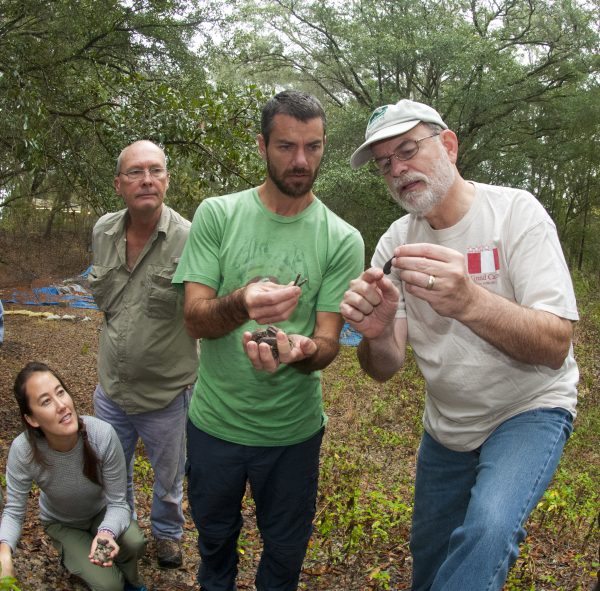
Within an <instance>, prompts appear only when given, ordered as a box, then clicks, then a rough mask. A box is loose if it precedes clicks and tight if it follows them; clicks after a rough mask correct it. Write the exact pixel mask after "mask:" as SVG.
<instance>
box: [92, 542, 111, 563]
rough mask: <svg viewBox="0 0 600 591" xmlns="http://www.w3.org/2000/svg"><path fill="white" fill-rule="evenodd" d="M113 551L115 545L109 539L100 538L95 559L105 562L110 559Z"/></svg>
mask: <svg viewBox="0 0 600 591" xmlns="http://www.w3.org/2000/svg"><path fill="white" fill-rule="evenodd" d="M112 551H113V547H112V546H111V545H110V544H109V542H108V540H105V539H103V538H100V539H99V540H98V542H97V544H96V550H95V551H94V560H97V561H98V562H100V563H102V564H104V563H105V562H109V561H110V559H111V558H110V555H111V553H112Z"/></svg>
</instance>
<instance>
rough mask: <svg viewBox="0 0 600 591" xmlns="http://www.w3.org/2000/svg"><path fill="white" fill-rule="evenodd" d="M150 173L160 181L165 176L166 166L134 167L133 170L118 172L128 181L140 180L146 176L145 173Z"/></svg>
mask: <svg viewBox="0 0 600 591" xmlns="http://www.w3.org/2000/svg"><path fill="white" fill-rule="evenodd" d="M147 172H148V173H150V176H151V177H152V178H153V179H156V180H159V181H162V180H164V179H166V178H167V169H166V168H158V167H153V168H134V169H133V170H128V171H127V172H120V173H119V174H123V175H125V176H126V177H127V179H128V180H130V181H132V182H133V181H141V180H142V179H144V178H146V173H147Z"/></svg>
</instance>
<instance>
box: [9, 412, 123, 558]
mask: <svg viewBox="0 0 600 591" xmlns="http://www.w3.org/2000/svg"><path fill="white" fill-rule="evenodd" d="M81 418H82V419H83V421H84V423H85V425H86V430H87V433H88V441H89V442H90V444H91V447H92V449H93V450H94V452H95V453H96V456H97V457H98V460H99V463H100V468H101V470H100V472H101V477H102V486H98V485H97V484H94V483H93V482H92V481H90V480H88V479H87V478H86V477H85V476H84V475H83V439H82V437H81V435H80V436H79V439H78V441H77V444H76V445H75V447H74V448H73V449H72V450H70V451H68V452H59V451H56V450H53V449H50V448H49V447H48V444H47V442H46V440H45V439H43V438H40V439H39V440H38V446H39V448H40V451H41V452H42V454H43V456H44V458H46V459H47V466H40V465H39V464H37V463H36V462H34V461H33V457H32V453H31V445H30V444H29V440H28V438H27V435H26V433H21V434H20V435H19V436H18V437H17V438H16V439H15V440H14V441H13V442H12V445H11V446H10V451H9V452H8V461H7V465H6V505H5V507H4V512H3V513H2V522H1V523H0V541H4V542H6V543H7V544H8V545H9V546H10V547H11V548H12V550H13V552H14V551H15V548H16V545H17V542H18V540H19V538H20V536H21V529H22V525H23V520H24V518H25V511H26V508H27V498H28V495H29V492H30V490H31V485H32V483H33V482H35V483H36V484H37V486H38V487H39V488H40V491H41V492H40V498H39V505H40V520H41V521H42V523H43V524H44V525H46V524H48V523H53V522H59V523H62V524H65V525H68V526H71V527H75V528H81V529H88V528H89V527H90V522H91V520H92V519H93V518H94V517H95V516H96V515H97V514H98V513H100V512H101V511H102V510H103V509H104V508H106V514H105V515H104V519H103V520H102V523H101V524H100V526H99V528H98V529H108V530H110V531H111V532H113V533H114V534H115V537H119V536H120V535H121V534H122V533H123V532H124V531H125V530H126V529H127V527H128V526H129V523H130V521H131V511H130V509H129V504H128V503H127V499H126V492H127V475H126V469H125V457H124V455H123V448H122V447H121V443H120V442H119V438H118V437H117V434H116V433H115V431H114V429H113V428H112V426H111V425H109V424H108V423H105V422H104V421H101V420H99V419H97V418H95V417H89V416H84V417H81Z"/></svg>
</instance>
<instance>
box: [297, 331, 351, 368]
mask: <svg viewBox="0 0 600 591" xmlns="http://www.w3.org/2000/svg"><path fill="white" fill-rule="evenodd" d="M312 340H313V342H314V343H315V344H316V345H317V350H316V351H315V352H314V353H313V354H312V355H311V356H310V357H306V358H305V359H301V360H300V361H295V362H293V363H290V364H289V365H290V367H293V368H295V369H297V370H298V371H299V372H302V373H311V372H313V371H319V370H321V369H325V368H326V367H327V366H328V365H329V364H330V363H331V362H332V361H333V360H334V359H335V358H336V356H337V354H338V353H339V351H340V343H339V340H338V339H333V338H329V337H323V336H320V337H319V336H315V337H312Z"/></svg>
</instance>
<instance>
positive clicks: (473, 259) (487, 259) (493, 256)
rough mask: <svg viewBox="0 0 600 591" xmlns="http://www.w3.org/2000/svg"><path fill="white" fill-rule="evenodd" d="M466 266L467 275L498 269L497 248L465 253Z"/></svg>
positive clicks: (491, 271)
mask: <svg viewBox="0 0 600 591" xmlns="http://www.w3.org/2000/svg"><path fill="white" fill-rule="evenodd" d="M467 268H468V270H469V275H481V274H482V273H494V272H495V271H498V270H499V269H500V258H499V256H498V249H497V248H488V249H485V250H481V251H480V252H468V253H467Z"/></svg>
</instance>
